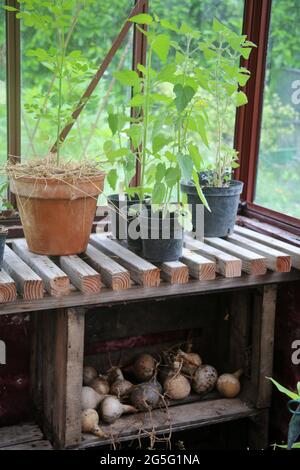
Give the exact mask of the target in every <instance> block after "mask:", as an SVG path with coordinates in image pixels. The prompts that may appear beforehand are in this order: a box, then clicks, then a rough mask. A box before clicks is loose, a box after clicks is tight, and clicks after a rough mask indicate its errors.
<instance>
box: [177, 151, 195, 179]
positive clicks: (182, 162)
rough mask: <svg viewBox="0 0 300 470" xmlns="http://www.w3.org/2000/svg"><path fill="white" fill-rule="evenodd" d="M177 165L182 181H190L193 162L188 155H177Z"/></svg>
mask: <svg viewBox="0 0 300 470" xmlns="http://www.w3.org/2000/svg"><path fill="white" fill-rule="evenodd" d="M177 161H178V165H179V168H180V171H181V175H182V178H183V179H184V180H187V181H188V180H190V179H191V177H192V172H193V166H194V162H193V160H192V159H191V158H190V156H189V155H182V154H178V155H177Z"/></svg>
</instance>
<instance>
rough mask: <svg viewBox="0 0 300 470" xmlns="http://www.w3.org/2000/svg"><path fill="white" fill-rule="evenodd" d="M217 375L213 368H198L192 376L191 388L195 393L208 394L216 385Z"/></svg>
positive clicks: (204, 366)
mask: <svg viewBox="0 0 300 470" xmlns="http://www.w3.org/2000/svg"><path fill="white" fill-rule="evenodd" d="M217 379H218V373H217V371H216V369H215V368H214V367H213V366H209V365H202V366H200V367H198V369H197V370H196V372H195V373H194V376H193V381H192V386H193V390H194V391H195V392H196V393H208V392H210V391H211V390H212V389H213V388H214V386H215V385H216V382H217Z"/></svg>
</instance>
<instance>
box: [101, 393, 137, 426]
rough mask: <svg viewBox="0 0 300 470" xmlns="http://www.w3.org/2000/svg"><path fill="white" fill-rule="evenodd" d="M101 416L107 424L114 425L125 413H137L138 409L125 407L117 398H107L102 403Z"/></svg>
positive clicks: (129, 406)
mask: <svg viewBox="0 0 300 470" xmlns="http://www.w3.org/2000/svg"><path fill="white" fill-rule="evenodd" d="M100 408H101V415H102V419H103V421H105V422H106V423H114V422H115V421H116V420H117V419H118V418H120V416H122V414H123V413H136V411H137V410H136V408H134V407H133V406H131V405H123V404H122V403H120V401H119V400H118V398H117V397H113V396H108V397H105V398H104V400H103V401H102V403H101V407H100Z"/></svg>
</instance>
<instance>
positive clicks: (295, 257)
mask: <svg viewBox="0 0 300 470" xmlns="http://www.w3.org/2000/svg"><path fill="white" fill-rule="evenodd" d="M234 232H235V233H236V234H238V235H242V236H243V237H245V238H249V239H250V240H254V241H256V242H259V243H261V244H264V245H267V246H269V247H271V248H274V249H275V250H280V251H283V252H284V253H286V254H288V255H290V256H291V259H292V266H293V267H294V268H297V269H300V248H299V247H297V246H294V245H292V244H291V243H286V242H283V241H281V240H278V239H276V238H272V237H270V236H268V235H263V234H262V233H258V232H254V230H249V229H248V228H245V227H240V226H239V225H236V226H235V227H234Z"/></svg>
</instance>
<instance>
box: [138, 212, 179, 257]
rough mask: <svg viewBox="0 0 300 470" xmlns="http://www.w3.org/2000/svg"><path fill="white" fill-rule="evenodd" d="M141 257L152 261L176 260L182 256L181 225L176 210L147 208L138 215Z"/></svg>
mask: <svg viewBox="0 0 300 470" xmlns="http://www.w3.org/2000/svg"><path fill="white" fill-rule="evenodd" d="M140 224H141V237H142V243H143V257H144V258H145V259H147V260H148V261H150V262H152V263H163V262H166V261H177V260H178V259H179V258H180V257H181V256H182V246H183V227H182V225H180V223H179V221H178V214H177V212H168V211H156V212H153V211H151V210H150V209H149V208H148V209H147V210H144V211H142V213H141V215H140Z"/></svg>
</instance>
